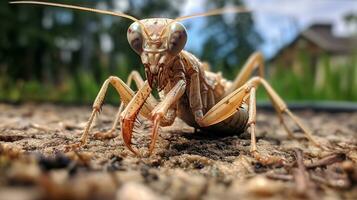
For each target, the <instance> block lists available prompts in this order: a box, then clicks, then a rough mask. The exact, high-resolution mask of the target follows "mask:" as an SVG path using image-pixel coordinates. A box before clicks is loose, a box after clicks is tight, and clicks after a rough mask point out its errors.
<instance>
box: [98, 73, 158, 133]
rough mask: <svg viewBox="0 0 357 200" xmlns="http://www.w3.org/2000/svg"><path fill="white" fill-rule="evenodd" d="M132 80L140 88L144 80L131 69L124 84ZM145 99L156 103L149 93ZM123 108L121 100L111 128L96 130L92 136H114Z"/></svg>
mask: <svg viewBox="0 0 357 200" xmlns="http://www.w3.org/2000/svg"><path fill="white" fill-rule="evenodd" d="M132 81H134V83H135V85H136V87H137V88H142V87H143V86H144V80H143V78H142V77H141V75H140V74H139V72H138V71H136V70H133V71H132V72H131V73H130V74H129V76H128V79H127V81H126V85H127V86H129V87H130V86H131V83H132ZM147 101H148V102H149V104H152V105H156V104H157V100H156V99H155V98H154V97H153V96H152V95H150V97H149V98H148V99H147ZM123 109H124V103H123V102H121V103H120V106H119V109H118V111H117V114H116V116H115V120H114V122H113V125H112V127H111V129H110V130H108V131H106V132H96V133H95V134H94V137H95V138H97V139H111V138H114V137H116V136H117V134H115V130H116V127H117V126H118V123H119V120H120V114H121V113H122V111H123Z"/></svg>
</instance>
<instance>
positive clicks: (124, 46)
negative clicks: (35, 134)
mask: <svg viewBox="0 0 357 200" xmlns="http://www.w3.org/2000/svg"><path fill="white" fill-rule="evenodd" d="M56 2H61V3H67V4H73V5H81V6H86V7H93V8H98V9H103V10H114V11H121V12H125V13H127V14H130V15H133V16H135V17H137V18H140V19H142V18H150V17H168V18H175V17H178V16H182V15H188V14H193V13H198V12H204V11H207V10H210V9H214V8H221V7H225V6H227V7H228V6H232V5H245V6H247V7H248V8H251V9H252V10H253V12H252V13H248V14H238V15H232V14H227V15H223V16H215V17H207V18H196V19H192V20H187V21H184V24H185V25H186V26H187V29H188V36H189V39H188V43H187V46H186V48H185V49H186V50H188V51H191V52H192V53H194V54H195V55H196V56H198V57H199V58H200V59H202V60H203V61H207V62H209V63H210V64H211V68H212V70H213V71H221V72H222V73H223V75H224V76H225V77H226V78H228V79H233V78H234V77H235V76H236V74H237V73H238V71H239V70H240V68H241V66H242V65H243V64H244V62H245V61H246V59H247V58H248V57H249V55H250V54H251V53H252V52H254V51H256V50H259V51H262V52H263V54H264V56H265V58H266V66H267V67H266V74H267V79H268V80H269V81H270V82H271V83H272V85H273V87H274V88H275V89H276V90H277V91H278V93H279V94H281V96H282V97H283V98H284V99H286V100H288V101H322V100H323V101H326V100H333V101H335V100H338V101H357V43H356V38H357V1H353V0H315V1H310V0H297V1H290V0H246V1H243V0H186V1H185V0H183V1H170V0H87V1H84V0H81V1H79V0H71V1H69V0H61V1H56ZM130 23H131V21H130V20H127V19H123V18H116V17H113V16H106V15H99V14H95V13H88V12H81V11H74V10H68V9H62V8H54V7H45V6H38V5H9V4H8V2H7V1H1V2H0V26H1V28H0V100H1V101H7V102H24V101H51V102H66V103H67V102H68V103H91V102H93V101H94V99H95V96H96V94H97V92H98V91H99V88H100V86H101V84H102V83H103V82H104V80H105V79H106V78H107V77H109V76H110V75H115V76H119V77H120V78H122V79H123V80H126V77H127V76H128V74H129V73H130V71H131V70H133V69H135V70H138V71H139V72H140V73H141V74H142V75H144V73H143V66H142V64H141V63H140V58H139V56H138V55H136V54H135V53H134V51H132V50H131V48H130V46H129V44H128V42H127V40H126V31H127V28H128V26H129V25H130ZM258 91H259V93H258V98H259V100H261V101H264V100H266V99H267V97H266V96H265V94H264V92H262V90H258ZM106 99H107V100H106V101H107V102H111V103H117V102H119V97H118V95H117V94H116V93H115V91H114V90H113V89H110V91H109V93H108V95H107V98H106Z"/></svg>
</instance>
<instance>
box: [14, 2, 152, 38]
mask: <svg viewBox="0 0 357 200" xmlns="http://www.w3.org/2000/svg"><path fill="white" fill-rule="evenodd" d="M9 3H10V4H37V5H46V6H54V7H61V8H70V9H75V10H83V11H88V12H95V13H100V14H105V15H112V16H117V17H123V18H126V19H130V20H132V21H135V22H138V23H139V24H140V26H141V27H142V28H143V30H144V32H145V34H146V35H147V36H148V37H149V38H150V35H149V34H148V31H147V29H146V27H145V25H144V24H143V23H142V22H140V21H139V20H138V19H136V18H135V17H133V16H130V15H128V14H125V13H119V12H113V11H107V10H99V9H94V8H87V7H82V6H74V5H68V4H60V3H50V2H39V1H11V2H9Z"/></svg>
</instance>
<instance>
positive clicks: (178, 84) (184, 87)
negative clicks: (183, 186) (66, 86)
mask: <svg viewBox="0 0 357 200" xmlns="http://www.w3.org/2000/svg"><path fill="white" fill-rule="evenodd" d="M11 3H12V4H39V5H45V6H55V7H62V8H69V9H76V10H82V11H89V12H95V13H100V14H106V15H113V16H117V17H123V18H126V19H129V20H132V21H133V23H132V24H131V25H130V27H129V28H128V31H127V39H128V42H129V44H130V46H131V48H132V49H133V50H134V51H135V52H136V53H137V54H138V55H139V56H140V59H141V62H142V64H143V65H144V69H145V75H146V80H144V78H142V77H141V75H140V74H139V73H138V72H137V71H132V72H131V73H130V75H129V77H128V80H127V81H126V82H124V81H123V80H121V79H120V78H118V77H116V76H110V77H109V78H108V79H107V80H105V82H104V83H103V85H102V87H101V89H100V91H99V93H98V95H97V97H96V99H95V101H94V103H93V111H92V113H91V115H90V117H89V120H88V122H87V124H86V126H85V128H84V131H83V133H82V136H81V139H80V142H78V143H75V144H71V145H69V146H68V147H69V148H79V147H81V146H83V145H85V144H86V143H87V140H88V135H89V132H90V129H91V126H92V122H93V120H94V118H95V116H96V115H97V114H98V113H99V112H100V109H101V106H102V104H103V101H104V97H105V94H106V91H107V89H108V87H109V85H112V86H113V87H114V88H115V89H116V91H117V92H118V94H119V96H120V99H121V102H122V103H121V105H120V107H119V110H118V113H117V115H116V118H115V120H114V123H113V126H112V128H111V129H110V130H109V131H107V132H99V133H97V134H95V137H97V138H102V139H109V138H113V137H116V136H117V134H116V133H115V130H116V127H117V125H118V123H119V122H120V124H121V133H122V138H123V141H124V144H125V146H126V147H127V148H128V149H129V150H130V151H131V152H133V153H134V154H135V155H138V156H139V155H140V153H139V151H138V150H137V149H136V148H134V147H132V143H131V139H132V133H133V128H134V124H135V120H136V119H137V117H138V115H141V116H143V117H144V118H146V119H148V120H150V121H152V122H153V127H152V132H151V142H150V146H149V155H150V154H152V152H153V151H154V149H155V143H156V141H157V137H158V128H159V126H170V125H172V124H173V122H174V121H175V119H176V118H177V117H178V118H181V119H182V120H183V121H184V122H185V123H187V124H188V125H190V126H192V127H195V128H198V129H203V130H208V131H215V132H217V133H218V134H219V132H234V133H242V132H244V131H245V130H249V132H250V135H251V144H250V152H251V154H252V155H253V156H254V157H255V158H256V159H257V160H259V161H261V162H270V161H272V158H270V157H264V156H262V155H261V154H260V153H259V151H258V149H257V144H256V136H255V134H256V90H257V87H258V86H262V87H263V88H264V89H265V91H266V92H267V94H268V96H269V97H270V100H271V102H272V104H273V106H274V108H275V110H276V112H277V115H278V117H279V118H280V120H281V123H282V125H283V126H284V128H285V130H286V131H287V133H288V134H289V135H292V133H291V131H290V130H289V128H288V127H287V125H286V123H285V119H284V118H283V115H284V114H286V115H287V116H288V117H289V118H290V119H291V120H292V121H293V122H294V123H296V125H298V127H299V128H300V129H301V130H302V131H303V132H304V134H305V136H306V138H307V139H308V140H309V141H310V142H311V143H312V144H314V145H316V146H320V144H319V142H318V141H316V140H315V139H314V137H313V136H312V134H311V131H309V130H308V129H307V128H306V127H305V125H303V123H302V122H301V120H300V119H299V118H298V117H297V116H295V115H294V114H293V113H292V112H291V111H290V110H289V109H288V107H287V105H286V103H285V102H284V101H283V100H282V98H281V97H280V96H279V95H278V94H277V93H276V92H275V90H274V89H273V88H272V86H271V85H270V84H269V83H268V81H267V80H266V79H265V78H264V58H263V55H262V54H261V53H260V52H255V53H253V54H252V55H251V56H250V57H249V59H248V60H247V62H246V63H245V65H244V66H243V67H242V69H241V71H240V72H239V74H238V75H237V77H236V78H235V79H234V80H233V81H230V80H227V79H225V78H223V77H222V76H221V74H219V73H214V72H212V71H210V70H209V67H207V66H206V64H205V63H203V62H201V61H200V60H199V59H198V58H197V57H196V56H194V55H193V54H192V53H190V52H188V51H185V50H183V49H184V47H185V44H186V41H187V37H188V35H187V30H186V28H185V27H184V25H183V24H182V23H180V22H181V21H183V20H186V19H192V18H196V17H207V16H212V15H221V14H224V13H245V12H249V10H248V9H246V8H244V7H230V8H226V9H215V10H211V11H208V12H205V13H199V14H193V15H188V16H182V17H178V18H176V19H168V18H150V19H141V20H139V19H136V18H135V17H133V16H130V15H128V14H124V13H119V12H112V11H105V10H98V9H93V8H86V7H80V6H74V5H66V4H59V3H48V2H37V1H15V2H11ZM255 70H258V71H259V74H258V75H257V76H253V72H254V71H255ZM133 81H134V83H135V84H136V86H137V88H139V89H138V91H137V92H134V91H133V90H132V89H131V88H130V85H131V83H132V82H133ZM153 89H157V90H158V91H159V95H160V100H158V99H156V98H155V97H154V96H153V95H152V94H151V93H152V91H153Z"/></svg>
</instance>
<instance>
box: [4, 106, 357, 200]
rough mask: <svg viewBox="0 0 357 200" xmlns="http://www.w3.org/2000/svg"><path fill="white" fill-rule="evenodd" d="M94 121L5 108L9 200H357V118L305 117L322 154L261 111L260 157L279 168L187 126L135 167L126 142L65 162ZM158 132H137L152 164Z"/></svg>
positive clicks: (57, 109) (105, 124) (88, 149)
mask: <svg viewBox="0 0 357 200" xmlns="http://www.w3.org/2000/svg"><path fill="white" fill-rule="evenodd" d="M116 110H117V108H116V107H113V106H104V107H103V111H102V113H101V114H100V115H99V118H97V120H96V123H95V126H94V127H93V129H92V133H94V132H97V131H105V130H108V129H110V127H111V125H112V122H113V120H114V118H115V112H116ZM90 112H91V109H90V106H55V105H53V104H20V105H9V104H0V145H1V146H0V199H15V200H16V199H22V200H27V199H28V200H30V199H31V200H32V199H143V200H146V199H147V200H149V199H260V198H267V199H287V198H289V199H357V167H356V166H357V165H356V163H357V113H356V112H354V113H353V112H351V113H325V112H313V111H308V110H304V111H299V112H295V113H296V114H297V115H298V116H300V117H301V118H302V119H303V121H304V122H305V123H306V125H307V126H308V127H309V128H310V129H311V130H312V131H313V134H314V136H315V137H316V138H317V140H318V141H319V142H321V143H322V144H323V145H324V146H328V148H329V149H327V150H326V149H325V150H322V149H320V148H317V147H315V146H313V145H311V143H309V142H308V141H307V140H305V139H302V138H301V136H302V133H301V131H300V130H298V129H297V128H296V127H295V126H294V125H293V124H289V126H290V127H291V128H292V129H293V130H294V135H296V137H297V138H300V139H292V138H289V137H288V136H287V134H286V132H285V131H284V129H283V127H282V126H281V125H280V123H279V121H278V119H277V117H276V116H275V114H274V113H273V112H267V111H261V110H259V109H258V123H257V135H258V142H257V144H258V149H259V151H260V153H261V154H262V155H265V156H271V157H275V158H280V159H281V160H283V162H277V163H274V164H272V165H267V164H264V163H260V162H258V161H257V160H255V159H254V158H252V156H251V154H250V152H249V145H250V135H249V134H248V133H244V134H242V135H222V134H220V133H206V132H200V131H195V130H194V129H192V128H191V127H189V126H187V125H185V124H184V123H183V122H181V121H180V120H177V121H176V122H175V124H174V125H173V126H172V127H166V128H161V129H160V131H159V134H160V136H159V138H158V142H157V144H156V149H155V152H154V154H153V155H152V156H151V157H147V156H145V155H144V156H143V157H141V158H139V157H135V156H134V155H133V154H132V153H131V152H130V151H128V150H127V149H126V148H125V147H124V144H123V141H122V139H121V136H119V137H116V138H115V139H111V140H96V139H94V138H90V140H89V143H88V144H87V145H86V146H85V147H83V148H82V149H80V150H78V151H71V152H64V147H65V145H66V144H71V143H73V142H76V141H78V139H79V137H80V135H81V132H82V130H83V127H84V125H85V123H86V120H87V119H88V117H89V115H90ZM287 119H288V118H287ZM150 127H151V124H150V122H147V121H145V120H141V123H138V125H137V127H136V128H135V133H134V140H133V143H134V146H135V147H137V148H139V150H140V151H141V152H142V154H145V153H144V152H147V150H148V148H147V146H148V144H149V141H150V140H149V139H150V130H151V128H150ZM117 132H118V134H119V133H120V130H119V128H118V131H117Z"/></svg>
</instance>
